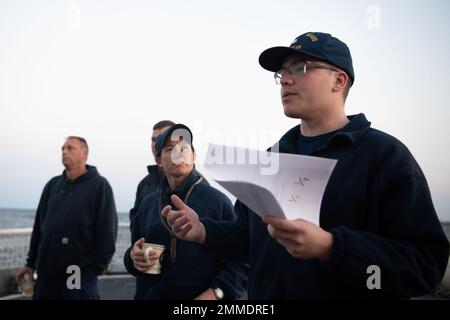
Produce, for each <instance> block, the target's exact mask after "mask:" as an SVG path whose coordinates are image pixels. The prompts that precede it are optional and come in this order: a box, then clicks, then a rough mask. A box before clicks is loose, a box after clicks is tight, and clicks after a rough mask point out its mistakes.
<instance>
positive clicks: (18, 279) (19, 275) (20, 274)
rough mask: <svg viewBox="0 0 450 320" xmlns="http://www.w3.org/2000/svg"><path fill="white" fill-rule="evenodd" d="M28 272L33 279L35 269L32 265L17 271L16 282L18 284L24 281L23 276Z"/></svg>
mask: <svg viewBox="0 0 450 320" xmlns="http://www.w3.org/2000/svg"><path fill="white" fill-rule="evenodd" d="M26 273H28V274H29V275H30V278H31V279H33V269H31V268H30V267H22V268H20V270H19V271H17V273H16V283H17V284H18V285H20V284H21V283H22V282H23V277H24V275H25V274H26Z"/></svg>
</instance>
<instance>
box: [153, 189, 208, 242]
mask: <svg viewBox="0 0 450 320" xmlns="http://www.w3.org/2000/svg"><path fill="white" fill-rule="evenodd" d="M171 200H172V202H173V204H174V205H175V206H176V207H177V208H179V210H172V207H171V206H170V205H167V206H165V207H164V209H163V210H162V211H161V215H162V216H163V217H165V218H167V223H168V225H169V226H170V227H171V228H172V232H173V233H174V235H175V236H176V237H177V238H178V239H181V240H186V241H194V242H197V243H198V244H203V243H204V242H205V238H206V230H205V226H204V225H203V223H201V222H200V220H199V218H198V214H197V213H196V212H195V211H194V210H192V209H191V208H190V207H189V206H187V205H186V204H185V203H184V202H183V200H181V199H180V198H179V197H177V196H176V195H172V197H171Z"/></svg>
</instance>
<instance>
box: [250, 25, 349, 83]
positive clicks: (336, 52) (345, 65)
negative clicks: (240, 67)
mask: <svg viewBox="0 0 450 320" xmlns="http://www.w3.org/2000/svg"><path fill="white" fill-rule="evenodd" d="M298 53H300V54H302V55H305V56H306V58H308V57H312V58H315V59H318V60H321V61H325V62H328V63H331V64H332V65H334V66H336V67H338V68H339V69H341V70H344V71H345V72H347V74H348V75H349V76H350V78H352V83H353V82H354V81H355V72H354V71H353V61H352V56H351V54H350V50H349V48H348V47H347V45H346V44H345V43H344V42H342V41H341V40H339V39H337V38H335V37H333V36H332V35H331V34H328V33H322V32H307V33H304V34H302V35H300V36H298V37H297V38H296V39H295V40H294V41H293V42H292V43H291V45H290V46H289V47H273V48H269V49H267V50H265V51H263V52H262V53H261V55H260V56H259V64H260V65H261V66H262V67H263V68H264V69H266V70H269V71H272V72H277V71H278V70H280V69H281V66H282V64H283V62H284V60H285V59H286V58H287V57H288V56H290V55H292V54H298Z"/></svg>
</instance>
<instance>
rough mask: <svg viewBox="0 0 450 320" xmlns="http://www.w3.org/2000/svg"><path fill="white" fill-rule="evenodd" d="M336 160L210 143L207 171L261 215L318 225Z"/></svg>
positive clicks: (208, 174)
mask: <svg viewBox="0 0 450 320" xmlns="http://www.w3.org/2000/svg"><path fill="white" fill-rule="evenodd" d="M336 163H337V160H334V159H325V158H318V157H310V156H300V155H293V154H285V153H276V152H266V151H256V150H250V149H244V148H237V147H230V146H223V145H216V144H209V146H208V151H207V153H206V159H205V169H206V171H205V173H206V174H207V176H209V177H210V178H212V179H214V180H215V181H216V182H217V183H218V184H220V185H221V186H222V187H224V188H225V189H226V190H228V191H229V192H230V193H231V194H233V195H234V196H235V197H236V198H238V199H239V200H240V201H241V202H242V203H244V204H245V205H246V206H247V207H249V208H250V209H252V210H253V211H254V212H256V213H257V214H258V215H260V216H261V217H263V216H265V215H271V216H277V217H282V218H286V219H289V220H295V219H298V218H301V219H305V220H308V221H311V222H313V223H315V224H317V225H319V216H320V205H321V203H322V198H323V193H324V192H325V187H326V186H327V183H328V180H329V178H330V176H331V173H332V172H333V169H334V167H335V165H336Z"/></svg>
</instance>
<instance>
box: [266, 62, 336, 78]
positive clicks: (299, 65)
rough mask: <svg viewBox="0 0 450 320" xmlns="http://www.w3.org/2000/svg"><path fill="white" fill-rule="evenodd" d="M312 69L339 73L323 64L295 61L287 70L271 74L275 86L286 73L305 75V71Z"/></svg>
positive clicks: (283, 69)
mask: <svg viewBox="0 0 450 320" xmlns="http://www.w3.org/2000/svg"><path fill="white" fill-rule="evenodd" d="M306 66H308V68H314V69H324V70H331V71H336V72H339V70H338V69H336V68H333V67H328V66H325V65H323V64H318V63H314V62H311V61H297V62H294V63H293V64H291V65H290V66H289V67H288V68H282V69H280V70H278V71H277V72H275V73H274V74H273V77H274V79H275V83H276V84H280V83H281V78H282V77H283V76H284V75H285V74H286V73H287V74H289V75H291V76H292V75H302V74H305V73H306V69H307V67H306Z"/></svg>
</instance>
